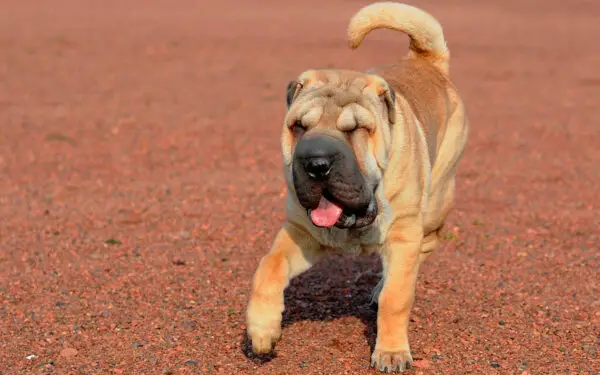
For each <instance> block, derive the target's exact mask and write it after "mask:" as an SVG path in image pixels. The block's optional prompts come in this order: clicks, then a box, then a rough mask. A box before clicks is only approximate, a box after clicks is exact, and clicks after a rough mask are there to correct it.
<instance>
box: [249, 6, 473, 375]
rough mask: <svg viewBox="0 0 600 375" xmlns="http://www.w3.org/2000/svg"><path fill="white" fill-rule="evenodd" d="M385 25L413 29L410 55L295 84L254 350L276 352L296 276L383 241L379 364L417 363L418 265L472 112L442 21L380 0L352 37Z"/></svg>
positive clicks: (253, 308) (257, 282)
mask: <svg viewBox="0 0 600 375" xmlns="http://www.w3.org/2000/svg"><path fill="white" fill-rule="evenodd" d="M378 28H390V29H394V30H398V31H402V32H404V33H406V34H408V36H409V37H410V51H409V53H408V56H406V57H405V58H404V59H402V60H401V61H399V62H397V63H393V64H390V65H388V66H385V67H380V68H376V69H373V70H372V71H369V72H366V73H360V72H354V71H347V70H336V69H332V70H308V71H306V72H304V73H302V74H301V75H300V76H299V77H298V79H297V80H295V81H293V82H292V83H290V85H289V87H288V95H287V104H288V112H287V115H286V117H285V120H284V126H283V134H282V149H283V159H284V164H285V165H284V171H285V178H286V181H287V187H288V195H287V204H286V222H285V223H284V225H283V227H282V229H281V230H280V231H279V233H278V234H277V237H276V238H275V241H274V244H273V246H272V248H271V251H270V252H269V253H268V254H267V255H265V256H264V257H263V258H262V260H261V261H260V264H259V266H258V269H257V270H256V274H255V276H254V279H253V283H252V292H251V296H250V301H249V304H248V310H247V332H248V336H249V338H250V339H251V341H252V348H253V351H254V352H255V353H268V352H270V351H271V350H272V349H273V346H274V344H275V343H276V342H277V340H278V339H279V337H280V335H281V319H282V312H283V310H284V299H283V293H284V289H285V288H286V287H287V285H288V283H289V281H290V280H291V279H292V278H293V277H295V276H297V275H299V274H300V273H302V272H304V271H306V270H308V269H309V268H310V267H311V266H312V265H314V264H315V263H316V262H317V261H318V260H319V259H320V258H321V257H322V256H323V255H325V254H327V253H328V252H332V251H341V252H347V253H353V254H371V253H373V252H378V253H379V254H380V255H381V258H382V262H383V277H382V279H381V281H380V282H379V284H378V285H377V287H376V289H375V291H374V296H373V298H374V299H375V300H376V301H377V303H378V317H377V342H376V345H375V350H374V352H373V354H372V357H371V365H372V366H374V367H376V368H378V369H380V370H382V371H394V370H400V371H403V370H404V369H405V368H406V367H409V366H410V364H411V363H412V357H411V354H410V347H409V343H408V322H409V313H410V311H411V307H412V303H413V300H414V295H415V283H416V279H417V273H418V270H419V265H420V264H421V262H422V261H423V260H424V259H425V258H427V256H428V255H429V254H430V253H431V252H432V251H433V250H434V249H435V248H436V247H437V246H438V244H439V239H438V237H439V232H440V230H441V228H442V226H443V224H444V220H445V218H446V216H447V215H448V212H449V211H450V209H451V206H452V202H453V199H454V186H455V175H456V168H457V165H458V162H459V159H460V158H461V155H462V153H463V149H464V148H465V145H466V141H467V133H468V122H467V118H466V115H465V110H464V106H463V103H462V101H461V99H460V98H459V96H458V93H457V90H456V89H455V88H454V86H453V85H452V83H451V82H450V80H449V78H448V60H449V52H448V49H447V48H446V43H445V40H444V36H443V33H442V27H441V26H440V24H439V23H438V22H437V21H436V20H435V19H434V18H433V17H432V16H431V15H429V14H427V13H425V12H424V11H422V10H420V9H417V8H414V7H411V6H408V5H404V4H397V3H388V2H383V3H375V4H371V5H369V6H367V7H364V8H363V9H361V10H360V11H359V12H358V13H356V14H355V15H354V16H353V18H352V19H351V21H350V25H349V28H348V37H349V43H350V46H351V47H352V48H356V47H358V46H359V45H360V44H361V42H362V41H363V39H364V38H365V37H366V36H367V34H368V33H369V32H370V31H372V30H374V29H378Z"/></svg>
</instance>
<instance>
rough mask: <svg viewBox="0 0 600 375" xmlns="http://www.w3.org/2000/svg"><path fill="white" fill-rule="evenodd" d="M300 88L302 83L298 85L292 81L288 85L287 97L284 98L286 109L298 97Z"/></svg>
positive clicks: (295, 81)
mask: <svg viewBox="0 0 600 375" xmlns="http://www.w3.org/2000/svg"><path fill="white" fill-rule="evenodd" d="M302 86H303V85H302V83H300V82H299V81H297V80H293V81H291V82H290V83H288V86H287V95H286V98H285V101H286V104H287V106H288V108H289V107H290V105H292V103H293V102H294V99H296V97H297V96H298V93H300V90H302Z"/></svg>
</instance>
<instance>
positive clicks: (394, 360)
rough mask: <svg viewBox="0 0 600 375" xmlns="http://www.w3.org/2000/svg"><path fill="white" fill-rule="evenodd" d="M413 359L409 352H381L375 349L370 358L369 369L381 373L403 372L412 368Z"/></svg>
mask: <svg viewBox="0 0 600 375" xmlns="http://www.w3.org/2000/svg"><path fill="white" fill-rule="evenodd" d="M412 363H413V359H412V356H411V355H410V351H409V350H399V351H383V350H378V349H375V351H374V352H373V355H372V356H371V367H374V368H376V369H378V370H379V371H382V372H387V373H391V372H395V371H397V372H403V371H404V370H405V369H409V368H410V367H411V366H412Z"/></svg>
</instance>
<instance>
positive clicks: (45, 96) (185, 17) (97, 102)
mask: <svg viewBox="0 0 600 375" xmlns="http://www.w3.org/2000/svg"><path fill="white" fill-rule="evenodd" d="M367 4H368V2H367V1H348V0H346V1H341V0H332V1H314V0H307V1H303V2H280V1H273V0H270V1H269V0H255V1H247V2H242V1H234V0H221V1H206V0H205V1H191V0H181V1H166V0H161V1H157V0H152V1H139V0H129V1H103V2H99V1H75V0H56V1H52V2H35V1H18V0H4V1H3V2H2V11H1V12H0V373H1V374H38V373H44V374H46V373H47V374H65V373H73V374H75V373H77V374H100V373H102V374H113V373H114V374H161V373H162V374H169V373H172V374H200V373H203V374H213V373H214V374H217V373H223V374H234V373H244V374H245V373H256V374H300V373H301V374H333V373H335V374H339V373H348V374H363V373H365V374H366V373H373V372H371V371H370V370H368V369H367V366H368V363H369V358H370V345H372V344H373V342H374V338H375V326H374V323H375V319H376V315H375V312H374V311H372V310H371V309H369V307H368V306H367V302H368V298H369V295H368V293H369V292H370V291H371V289H372V287H373V286H374V285H375V284H376V283H377V281H378V279H377V276H376V275H374V274H371V273H369V272H368V271H369V270H375V271H377V268H378V267H379V263H378V260H377V259H376V258H349V257H332V258H330V259H328V260H326V261H325V262H323V263H321V264H320V265H319V266H317V267H315V268H314V269H313V270H311V271H309V272H308V273H306V274H305V275H302V276H301V277H299V278H297V279H296V280H294V281H293V282H292V284H291V285H290V287H289V288H288V290H287V292H286V306H287V310H286V312H285V314H284V325H285V328H284V331H283V337H282V341H281V342H280V343H279V345H278V346H277V357H276V358H274V359H273V360H272V361H270V362H268V363H258V362H256V361H254V360H252V359H250V358H247V356H246V355H245V354H244V350H245V345H244V342H243V335H244V329H245V326H244V323H245V322H244V309H245V305H246V303H247V298H248V290H249V286H250V279H251V277H252V274H253V273H254V270H255V268H256V265H257V263H258V260H259V259H260V257H261V256H262V255H263V254H264V253H265V252H266V251H267V250H268V248H269V246H270V244H271V241H272V240H273V236H274V234H275V232H276V231H277V229H278V226H279V225H280V224H281V222H282V220H283V194H284V191H283V187H284V183H283V178H282V175H281V155H280V145H279V136H280V131H281V121H282V118H283V115H284V111H285V97H284V96H285V87H286V85H287V83H288V82H289V81H290V80H291V79H293V78H295V77H296V75H297V74H299V73H300V72H301V71H303V70H305V69H308V68H321V67H338V68H347V69H356V70H364V69H367V68H369V67H371V66H374V65H377V64H381V63H387V62H391V61H394V60H395V59H399V58H401V57H402V56H404V55H405V53H406V52H407V46H408V40H407V37H406V36H404V35H402V34H399V33H395V32H392V31H384V30H380V31H376V32H374V33H372V34H370V35H369V37H368V38H367V40H366V41H365V43H364V44H363V45H362V46H361V47H360V48H359V49H358V50H356V51H351V50H350V49H349V48H348V47H347V44H346V27H347V23H348V20H349V18H350V17H351V15H352V14H353V13H354V12H356V11H357V10H358V9H359V8H360V7H362V6H364V5H367ZM410 4H412V5H416V6H418V7H421V8H423V9H424V10H426V11H428V12H430V13H431V14H432V15H434V16H435V17H436V18H437V19H438V20H439V21H440V22H441V24H442V25H443V27H444V32H445V36H446V39H447V40H448V46H449V48H450V51H451V61H450V71H451V75H452V78H453V80H454V83H455V84H456V86H457V87H458V89H459V91H460V93H461V95H462V96H463V97H464V100H465V102H466V105H467V110H468V113H469V117H470V120H471V134H470V140H469V145H468V149H467V152H466V153H465V155H464V157H463V160H462V162H461V165H460V169H459V175H458V194H457V201H456V209H455V212H454V213H453V214H452V216H451V218H450V222H449V225H448V228H447V233H446V235H445V238H446V243H445V246H444V247H442V248H441V249H439V251H438V252H437V253H436V254H435V255H434V256H432V257H430V260H429V261H428V263H427V264H426V265H425V266H424V267H423V268H422V272H421V276H420V278H419V285H418V290H417V300H416V303H415V308H414V310H413V315H412V316H413V319H412V322H411V330H410V339H411V346H412V351H413V356H414V357H415V359H416V360H417V362H416V365H417V368H416V369H413V370H411V371H410V372H409V373H417V374H419V373H423V374H449V373H461V374H467V373H469V374H495V373H498V374H513V373H517V374H526V373H531V374H567V373H568V374H592V373H598V372H600V368H599V367H598V361H597V351H598V335H599V334H600V331H599V329H598V327H599V325H598V320H599V318H600V315H599V314H600V313H599V310H600V309H599V303H598V298H597V296H598V295H599V290H598V281H597V280H598V277H597V273H598V266H599V261H598V255H599V251H598V250H599V249H598V243H599V233H600V219H599V218H600V213H599V208H600V198H599V195H598V183H599V182H600V168H598V161H599V160H600V148H599V147H598V146H599V145H600V135H599V134H600V132H599V130H598V123H599V122H600V114H599V113H600V112H599V111H598V108H597V107H598V100H599V98H600V77H599V75H598V67H599V66H600V50H599V49H598V48H597V47H596V45H595V42H596V41H597V40H600V26H598V22H597V15H598V12H600V3H599V2H597V1H584V0H574V1H570V2H568V3H567V2H564V1H562V2H560V1H542V0H528V1H522V0H521V1H516V0H504V1H475V0H456V1H440V0H437V1H436V0H421V1H419V2H414V3H410Z"/></svg>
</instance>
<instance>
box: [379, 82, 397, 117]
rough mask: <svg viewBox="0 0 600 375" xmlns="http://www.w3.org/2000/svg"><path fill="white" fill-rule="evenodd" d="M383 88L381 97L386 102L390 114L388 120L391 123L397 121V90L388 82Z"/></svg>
mask: <svg viewBox="0 0 600 375" xmlns="http://www.w3.org/2000/svg"><path fill="white" fill-rule="evenodd" d="M382 88H383V91H382V92H381V94H379V97H380V98H381V100H382V101H383V102H384V103H385V106H386V108H387V114H388V121H389V123H390V125H392V124H394V123H395V122H396V92H395V91H394V89H393V88H392V86H390V85H389V84H388V83H387V82H386V84H385V86H384V87H382Z"/></svg>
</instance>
